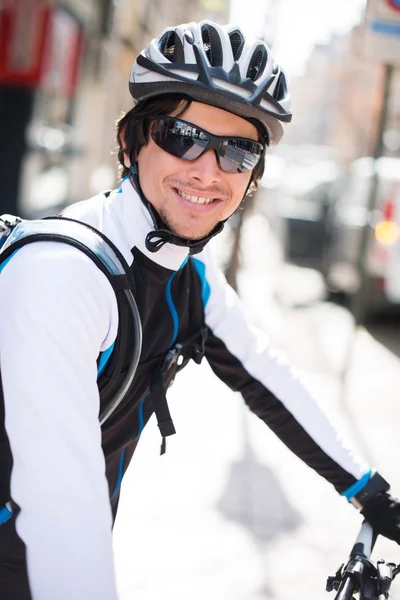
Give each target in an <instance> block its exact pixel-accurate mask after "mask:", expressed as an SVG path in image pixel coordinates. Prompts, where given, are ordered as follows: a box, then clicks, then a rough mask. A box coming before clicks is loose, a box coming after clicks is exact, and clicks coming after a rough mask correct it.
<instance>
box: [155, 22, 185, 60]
mask: <svg viewBox="0 0 400 600" xmlns="http://www.w3.org/2000/svg"><path fill="white" fill-rule="evenodd" d="M159 49H160V52H161V54H162V55H163V56H165V58H167V59H168V60H170V61H171V62H173V63H176V62H179V63H180V62H184V60H185V54H184V50H183V46H182V42H181V40H180V38H179V36H178V35H176V33H175V31H174V30H171V31H166V32H165V33H164V35H163V36H162V38H161V39H160V42H159Z"/></svg>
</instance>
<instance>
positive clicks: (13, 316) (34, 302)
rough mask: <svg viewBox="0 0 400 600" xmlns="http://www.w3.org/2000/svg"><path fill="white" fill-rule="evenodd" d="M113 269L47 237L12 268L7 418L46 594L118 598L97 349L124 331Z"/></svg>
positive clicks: (4, 282) (21, 529) (2, 320)
mask: <svg viewBox="0 0 400 600" xmlns="http://www.w3.org/2000/svg"><path fill="white" fill-rule="evenodd" d="M117 319H118V316H117V305H116V300H115V296H114V293H113V290H112V288H111V286H110V284H109V282H108V281H107V279H106V277H105V276H104V275H103V274H102V273H101V272H100V271H99V270H98V269H97V268H96V267H95V265H94V264H93V263H92V262H91V261H90V259H89V258H88V257H86V256H85V255H83V253H81V252H79V251H78V250H76V249H74V248H71V247H67V246H65V245H60V244H56V243H50V242H46V243H35V244H32V245H29V246H27V247H25V248H22V249H21V250H19V251H18V252H17V253H16V254H15V256H13V258H12V259H11V261H10V262H9V263H8V264H7V265H6V266H5V267H4V268H3V271H2V273H1V276H0V368H1V379H2V387H3V396H4V404H5V427H6V433H7V437H8V439H9V443H10V447H11V452H12V459H13V467H12V474H11V495H12V499H13V501H14V502H15V503H16V504H17V505H18V506H19V508H20V512H19V513H18V516H17V519H16V527H17V531H18V534H19V536H20V537H21V539H22V540H23V542H24V543H25V545H26V550H27V564H28V575H29V583H30V587H31V592H32V596H33V599H34V600H71V599H72V598H73V599H74V600H88V599H89V598H93V599H94V598H95V599H96V600H116V598H117V594H116V584H115V576H114V566H113V556H112V532H111V510H110V502H109V497H108V486H107V481H106V477H105V462H104V456H103V452H102V448H101V430H100V426H99V419H98V417H99V394H98V389H97V384H96V379H97V365H96V359H97V357H98V354H99V352H100V351H102V350H105V349H106V348H107V347H109V346H110V345H111V344H112V342H113V341H114V338H115V335H116V331H117Z"/></svg>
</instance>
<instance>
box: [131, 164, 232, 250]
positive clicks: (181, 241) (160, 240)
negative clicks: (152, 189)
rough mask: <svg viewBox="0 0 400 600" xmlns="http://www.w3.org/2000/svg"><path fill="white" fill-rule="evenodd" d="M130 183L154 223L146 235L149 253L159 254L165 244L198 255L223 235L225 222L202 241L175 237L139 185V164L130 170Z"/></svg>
mask: <svg viewBox="0 0 400 600" xmlns="http://www.w3.org/2000/svg"><path fill="white" fill-rule="evenodd" d="M129 181H130V182H131V184H132V185H133V187H134V188H135V190H136V191H137V193H138V194H139V198H140V200H141V201H142V202H143V204H144V206H145V207H146V208H147V210H148V211H149V213H150V216H151V220H152V221H153V225H154V231H150V233H148V234H147V235H146V240H145V243H146V248H147V250H148V251H149V252H158V250H160V248H162V247H163V246H164V244H175V245H176V246H184V247H185V248H189V252H190V254H198V253H199V252H201V251H202V250H203V248H204V246H205V245H206V244H207V242H209V241H210V240H211V238H213V237H214V236H215V235H217V234H218V233H221V231H222V230H223V228H224V225H225V221H221V222H220V223H218V224H217V225H216V226H215V227H214V229H213V230H212V231H211V233H209V234H208V235H206V236H205V237H203V238H201V239H200V240H187V239H185V238H181V237H179V236H177V235H175V234H174V233H172V231H171V230H170V229H168V226H167V225H166V224H165V223H164V222H163V221H162V220H161V218H160V216H159V214H158V213H157V212H156V211H155V210H154V207H153V205H152V204H151V203H150V202H149V201H148V200H147V198H146V197H145V195H144V193H143V191H142V188H141V187H140V183H139V171H138V165H137V163H134V164H133V165H132V166H131V167H130V169H129Z"/></svg>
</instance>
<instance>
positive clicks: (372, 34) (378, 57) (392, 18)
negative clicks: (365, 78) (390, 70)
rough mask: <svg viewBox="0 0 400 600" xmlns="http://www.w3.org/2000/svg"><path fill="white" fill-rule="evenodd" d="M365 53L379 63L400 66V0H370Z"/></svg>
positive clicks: (366, 14) (365, 34)
mask: <svg viewBox="0 0 400 600" xmlns="http://www.w3.org/2000/svg"><path fill="white" fill-rule="evenodd" d="M363 53H364V55H365V56H366V57H367V58H368V59H372V60H375V61H377V62H381V63H386V64H393V65H397V64H400V0H368V4H367V8H366V12H365V21H364V31H363Z"/></svg>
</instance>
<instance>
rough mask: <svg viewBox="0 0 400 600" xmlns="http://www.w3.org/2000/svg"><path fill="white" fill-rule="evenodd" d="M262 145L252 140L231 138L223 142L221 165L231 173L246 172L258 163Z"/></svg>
mask: <svg viewBox="0 0 400 600" xmlns="http://www.w3.org/2000/svg"><path fill="white" fill-rule="evenodd" d="M261 154H262V145H261V144H259V143H258V142H253V141H251V140H241V139H231V140H226V141H225V142H223V144H221V148H220V165H221V169H222V170H223V171H227V172H229V173H246V172H248V171H252V170H253V169H254V168H255V167H256V166H257V164H258V162H259V160H260V157H261Z"/></svg>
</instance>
